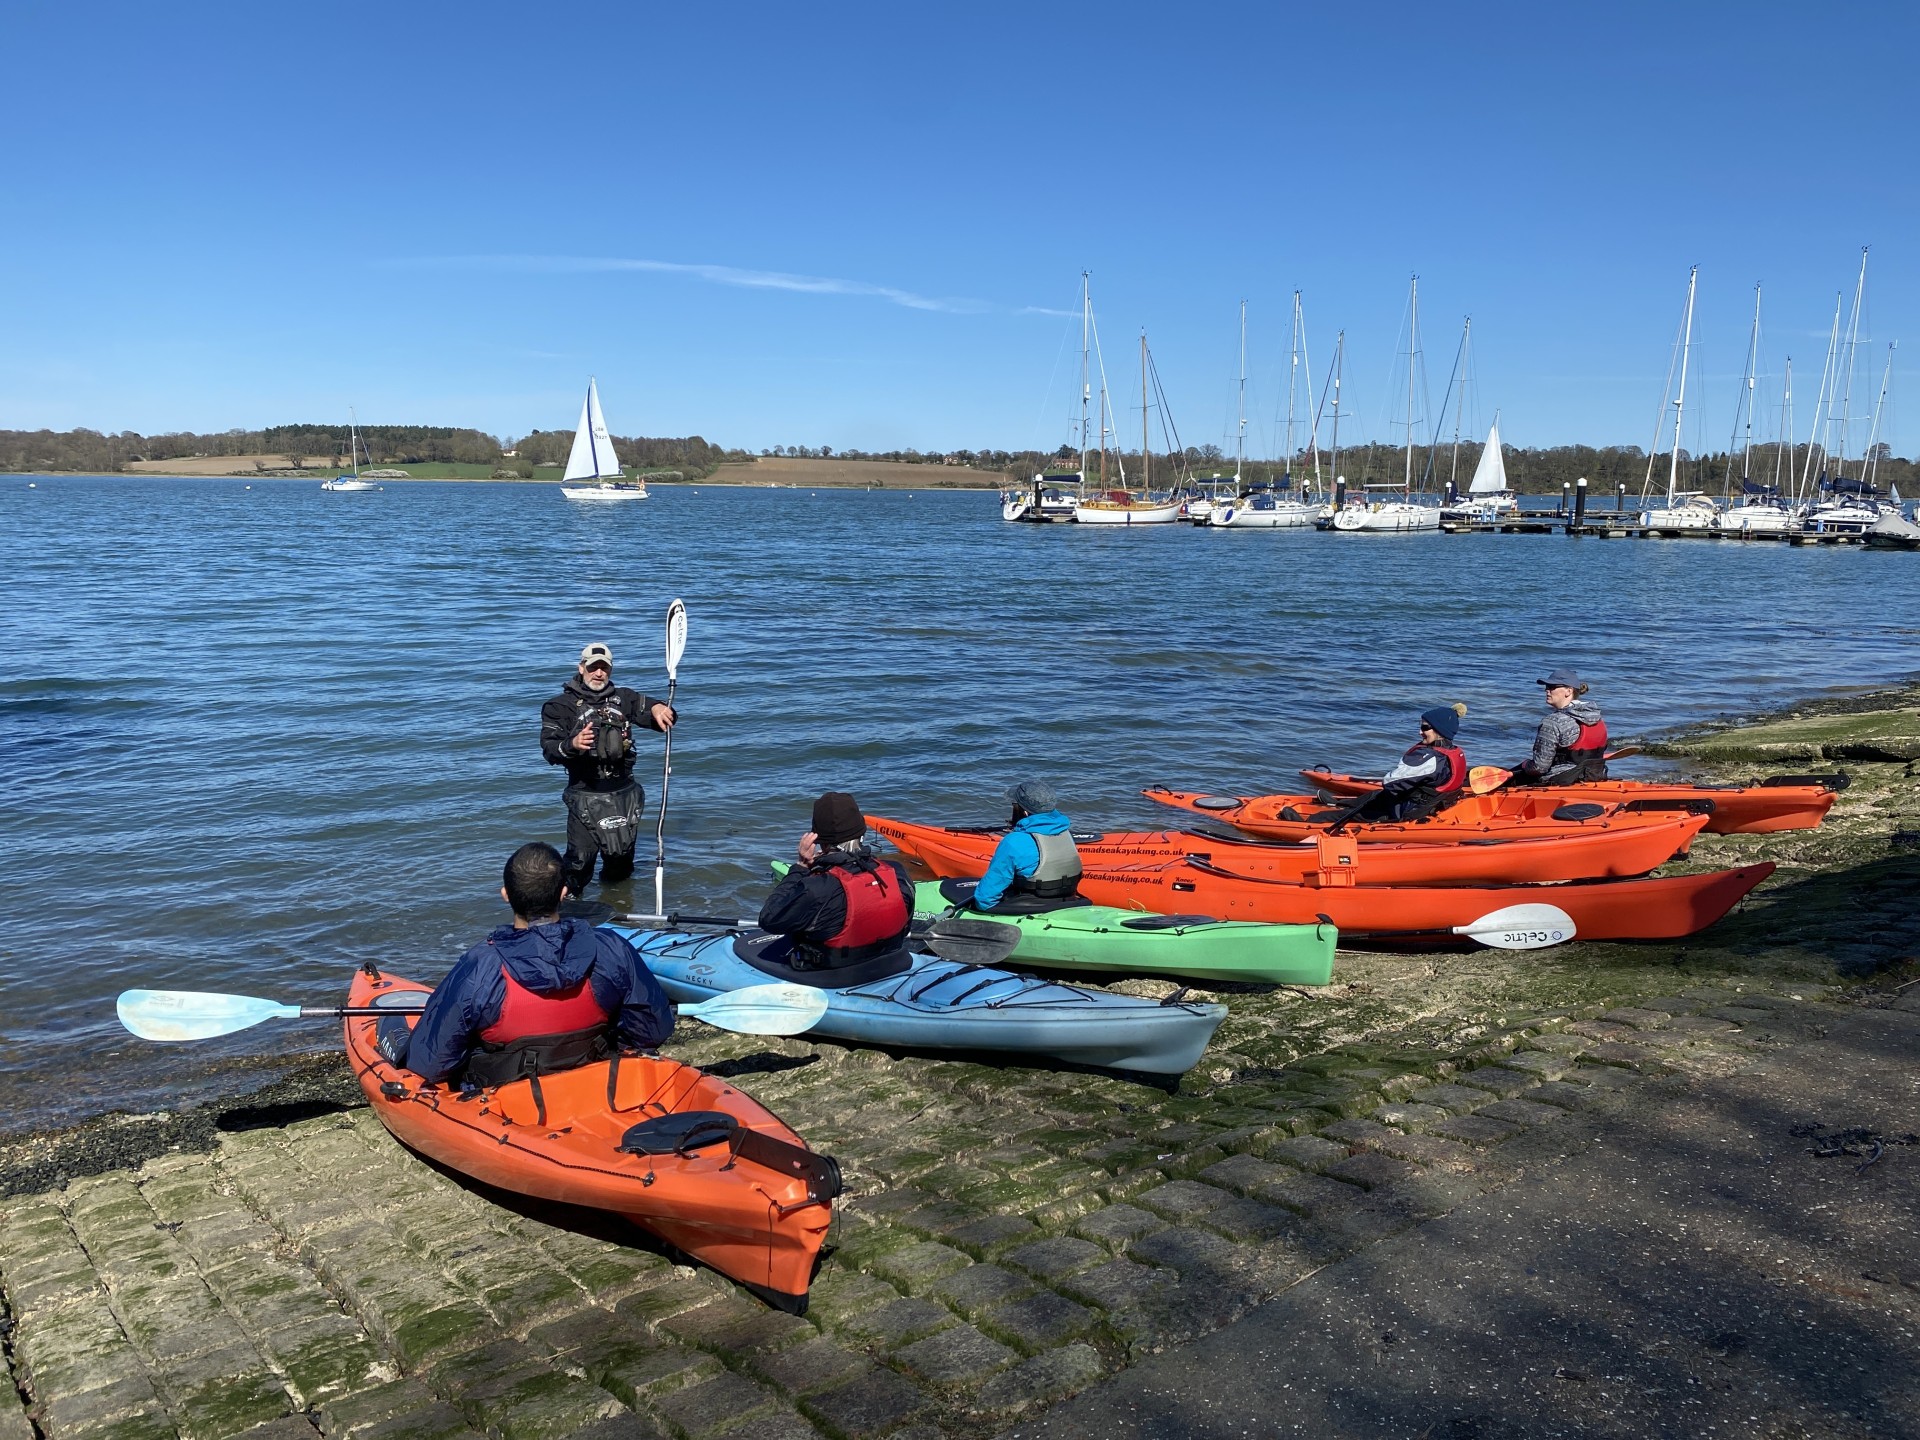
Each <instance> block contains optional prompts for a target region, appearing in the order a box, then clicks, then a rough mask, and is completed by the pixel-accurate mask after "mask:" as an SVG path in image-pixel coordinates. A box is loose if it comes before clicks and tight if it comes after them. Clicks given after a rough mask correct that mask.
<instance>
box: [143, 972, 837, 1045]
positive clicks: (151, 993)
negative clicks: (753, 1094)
mask: <svg viewBox="0 0 1920 1440" xmlns="http://www.w3.org/2000/svg"><path fill="white" fill-rule="evenodd" d="M426 998H427V997H426V996H425V995H424V994H422V995H421V996H420V1004H419V1005H283V1004H281V1003H280V1002H279V1001H277V1000H264V999H260V998H258V997H256V996H252V995H212V994H207V993H204V992H202V991H197V990H123V991H122V992H121V993H120V999H119V1000H118V1002H116V1004H115V1009H116V1010H117V1011H118V1012H119V1015H120V1023H121V1024H122V1025H124V1026H126V1028H127V1029H128V1030H129V1031H131V1032H132V1033H133V1034H135V1035H138V1036H139V1037H140V1038H141V1039H142V1040H168V1041H171V1040H210V1039H212V1038H213V1037H214V1036H216V1035H231V1034H233V1033H234V1032H235V1031H237V1030H248V1029H251V1028H252V1027H253V1026H255V1025H259V1024H261V1023H262V1022H264V1021H267V1020H339V1019H343V1018H345V1017H348V1016H353V1015H407V1014H415V1013H418V1011H419V1010H420V1009H421V1007H422V1006H424V1005H425V1004H426ZM679 1012H680V1015H681V1016H682V1018H685V1019H690V1020H704V1021H706V1022H707V1024H709V1025H712V1026H714V1027H715V1028H716V1029H720V1030H737V1031H739V1032H740V1033H741V1034H743V1035H798V1034H800V1033H801V1031H803V1030H809V1029H811V1028H812V1027H813V1026H814V1025H815V1024H816V1023H817V1022H818V1021H819V1019H820V1017H821V1016H822V1015H824V1014H826V1013H827V997H826V996H825V995H824V994H823V993H821V992H820V991H818V990H813V989H809V988H808V987H807V986H805V985H783V984H771V985H749V986H747V987H746V988H745V989H741V990H735V991H732V992H731V993H729V994H726V995H716V996H715V997H714V998H713V999H711V1000H702V1001H701V1002H700V1003H699V1004H698V1005H682V1006H680V1007H679Z"/></svg>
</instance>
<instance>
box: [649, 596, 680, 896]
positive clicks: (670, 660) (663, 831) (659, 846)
mask: <svg viewBox="0 0 1920 1440" xmlns="http://www.w3.org/2000/svg"><path fill="white" fill-rule="evenodd" d="M686 648H687V607H686V606H685V605H682V604H681V603H680V602H679V601H678V600H675V601H674V602H673V603H672V604H671V605H669V606H668V607H667V709H669V710H671V709H673V692H674V687H675V686H677V685H678V684H679V683H680V656H681V654H682V653H683V652H684V651H685V650H686ZM660 765H661V768H660V819H659V822H658V824H657V825H656V827H655V829H654V832H653V908H654V909H655V910H656V911H664V910H665V909H666V908H667V787H668V786H669V785H670V784H672V783H673V730H672V727H668V730H667V745H666V754H665V758H664V759H662V761H661V762H660Z"/></svg>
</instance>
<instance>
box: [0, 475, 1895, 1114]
mask: <svg viewBox="0 0 1920 1440" xmlns="http://www.w3.org/2000/svg"><path fill="white" fill-rule="evenodd" d="M997 515H998V502H997V500H996V499H995V497H994V496H992V495H990V494H984V493H977V492H976V493H943V492H923V493H913V494H909V493H883V492H850V491H821V492H819V493H818V494H814V493H810V492H807V491H803V490H749V489H718V488H703V489H700V490H698V491H695V490H686V489H666V490H662V491H660V492H658V493H657V494H656V495H655V496H654V497H653V498H652V499H650V500H648V501H646V502H644V503H641V504H634V505H624V506H607V507H590V506H586V505H570V504H568V503H567V502H565V501H564V500H562V499H561V498H560V496H559V495H558V494H557V493H556V492H555V490H554V488H552V487H545V486H531V485H524V486H523V485H460V484H430V483H410V484H406V483H403V484H400V485H397V486H392V487H389V488H388V489H387V490H386V491H384V492H382V493H376V494H366V495H331V494H324V493H322V492H321V491H320V490H319V489H318V487H317V486H315V485H313V484H311V483H308V482H294V481H253V482H251V485H250V486H249V485H248V484H247V483H246V482H242V481H239V480H234V481H224V480H198V481H187V480H180V481H171V480H131V479H113V478H101V479H94V478H70V477H69V478H55V479H40V480H38V482H37V488H32V489H29V488H28V482H27V481H26V480H25V479H24V478H21V477H16V476H5V477H0V523H4V525H5V527H6V531H7V534H8V537H9V540H10V549H9V564H8V580H7V586H6V593H7V597H8V599H7V603H6V606H5V611H4V618H3V619H0V634H4V636H5V644H4V646H0V654H3V655H4V662H0V766H3V767H4V774H5V781H6V783H5V788H4V798H3V799H0V844H4V852H3V853H0V860H3V861H4V863H0V914H3V915H4V916H5V917H6V920H7V924H6V927H5V932H4V934H5V939H4V941H0V1117H4V1118H0V1131H5V1132H13V1131H18V1130H20V1129H23V1128H26V1127H29V1126H33V1125H39V1124H46V1123H49V1122H52V1121H55V1120H59V1119H63V1118H71V1117H73V1116H78V1115H84V1114H89V1113H94V1112H97V1111H100V1110H105V1109H110V1108H121V1107H125V1108H131V1109H154V1108H165V1107H167V1106H169V1105H172V1104H178V1103H183V1102H185V1101H187V1100H192V1099H198V1098H202V1097H203V1096H205V1095H206V1094H208V1093H210V1092H213V1091H219V1090H223V1089H232V1088H235V1087H236V1086H239V1085H240V1084H241V1083H242V1080H241V1078H240V1077H239V1076H238V1075H237V1074H236V1073H235V1072H236V1071H238V1070H240V1069H243V1068H244V1067H245V1066H246V1065H250V1064H253V1063H254V1057H259V1056H266V1055H278V1056H284V1055H287V1054H289V1053H292V1052H294V1051H298V1050H301V1049H321V1048H326V1047H328V1046H330V1045H333V1044H337V1043H338V1040H337V1031H335V1030H334V1029H333V1028H332V1027H331V1026H328V1025H325V1024H321V1023H315V1022H308V1023H305V1024H297V1023H281V1024H278V1025H276V1026H268V1027H262V1028H260V1029H258V1030H254V1031H251V1032H248V1033H246V1034H244V1035H242V1036H238V1037H234V1038H233V1039H232V1040H229V1041H224V1042H211V1043H209V1044H205V1045H200V1046H193V1047H178V1048H163V1047H156V1046H151V1045H145V1044H143V1043H141V1042H137V1041H134V1040H132V1039H130V1038H129V1037H127V1036H125V1035H124V1034H123V1033H122V1032H121V1031H120V1029H119V1027H118V1025H117V1024H116V1022H115V1020H114V1017H113V1005H112V1001H113V996H114V995H115V994H116V993H117V992H118V991H120V990H121V989H123V988H126V987H128V986H133V985H142V986H150V987H155V988H179V989H206V990H232V991H241V992H245V993H252V994H262V995H271V996H275V997H278V998H282V999H287V1000H294V1001H300V1002H303V1003H308V1004H327V1003H334V1002H336V1001H337V998H338V997H339V996H340V995H341V994H342V992H343V991H344V988H345V984H346V980H347V976H348V972H349V970H350V968H351V967H352V966H353V965H355V964H356V963H358V962H359V961H361V960H363V959H367V958H372V959H375V960H378V961H380V962H382V963H383V964H387V965H390V966H393V967H395V968H398V969H400V970H403V971H410V972H414V973H417V974H420V975H422V976H425V977H437V976H438V975H439V974H440V973H441V972H442V971H443V970H444V969H445V968H446V966H447V965H448V964H449V963H451V961H452V959H453V958H454V957H455V956H456V955H457V954H458V953H459V951H460V950H461V949H463V948H464V947H465V946H466V945H467V944H468V943H470V942H471V941H472V940H473V939H475V938H476V937H477V936H479V935H480V934H481V933H483V932H484V931H485V930H486V929H487V928H488V927H490V926H491V925H493V924H495V923H497V922H498V921H499V920H500V919H502V918H503V917H504V910H503V908H502V907H501V906H500V904H499V902H498V900H497V898H496V897H495V894H494V892H495V889H496V887H497V886H498V884H499V870H500V864H501V861H502V860H503V859H504V858H505V856H506V855H507V853H508V852H509V851H510V850H511V849H512V848H513V847H514V846H515V845H517V844H519V843H520V842H522V841H524V840H527V839H532V838H546V839H551V840H553V841H555V842H558V841H559V840H560V839H561V836H562V829H563V817H562V812H561V807H560V802H559V790H560V774H559V772H558V771H557V770H554V769H552V768H550V767H548V766H547V765H546V764H545V763H544V762H543V761H542V759H541V757H540V753H539V746H538V730H539V723H538V713H539V708H540V704H541V701H542V700H544V699H545V698H546V697H547V696H548V695H550V694H551V693H553V692H554V691H555V690H556V688H557V687H558V686H559V684H560V683H561V682H562V681H563V680H564V679H565V678H566V677H567V675H568V674H569V673H570V671H571V668H572V659H573V657H574V656H575V655H577V653H578V651H579V647H580V646H581V645H582V644H584V643H585V642H586V641H588V640H605V641H607V642H608V643H610V644H611V645H612V646H613V649H614V652H615V655H616V657H617V658H618V661H619V664H618V666H617V668H616V677H617V678H618V679H619V680H621V681H622V682H624V683H627V684H632V685H635V686H636V687H638V688H641V689H644V690H647V691H649V692H650V693H654V694H660V693H662V692H663V690H664V684H665V677H664V673H663V661H662V634H663V624H662V622H663V617H664V614H665V609H666V605H667V602H668V601H669V600H670V599H672V598H673V597H674V596H676V595H678V596H680V597H682V598H684V599H685V601H686V604H687V607H688V611H689V616H690V621H691V625H690V634H689V640H688V644H687V652H686V657H685V659H684V661H683V662H682V665H681V668H680V692H679V704H680V708H681V712H682V716H683V723H682V726H681V729H680V731H679V733H678V737H677V739H676V743H675V747H674V762H675V763H674V781H673V793H672V802H671V805H670V810H669V816H668V825H667V836H668V871H669V873H668V884H667V899H668V904H669V906H670V907H674V906H677V907H679V908H684V909H696V910H701V911H706V912H708V913H722V914H724V913H732V912H736V911H744V910H750V909H752V908H755V907H757V905H758V901H759V897H760V894H761V892H762V891H763V889H764V888H765V881H764V879H763V876H764V874H765V871H764V865H765V861H766V859H767V858H768V857H769V856H771V855H774V854H776V853H777V854H782V855H784V854H785V853H787V851H788V850H789V849H790V847H791V845H792V843H793V841H794V840H795V839H796V838H797V836H798V835H799V833H800V832H801V831H802V830H804V829H805V828H806V821H807V815H808V808H809V805H810V803H811V800H812V797H813V796H814V795H815V794H816V793H817V792H818V791H820V790H822V789H828V788H845V789H851V790H852V791H854V792H855V793H856V794H857V795H858V796H859V797H860V799H861V800H862V801H863V802H865V803H866V805H867V807H868V808H869V809H872V810H878V811H890V812H895V813H899V814H901V815H905V816H913V817H920V818H925V819H934V820H945V821H950V822H954V823H968V822H974V823H977V822H982V821H990V820H995V819H998V818H1000V817H1001V816H1002V815H1003V813H1004V809H1005V806H1004V802H1003V800H1002V792H1003V791H1004V789H1005V787H1006V786H1007V785H1008V784H1009V783H1010V782H1012V781H1014V780H1017V779H1019V778H1022V777H1025V776H1029V775H1039V776H1043V777H1046V778H1049V779H1051V780H1052V781H1053V782H1054V783H1055V784H1056V785H1057V786H1058V788H1059V789H1060V790H1061V792H1062V794H1063V796H1064V797H1065V798H1066V801H1067V804H1068V806H1069V808H1070V810H1071V812H1072V813H1073V814H1074V815H1075V817H1076V818H1077V819H1078V820H1079V821H1080V822H1082V823H1083V824H1087V825H1100V826H1115V825H1133V824H1141V825H1148V824H1160V823H1164V822H1166V821H1167V820H1168V818H1169V815H1170V812H1166V811H1163V810H1161V809H1160V808H1159V807H1156V806H1154V805H1151V804H1149V803H1148V802H1146V801H1145V800H1142V799H1140V798H1139V796H1138V793H1137V792H1138V790H1139V788H1140V787H1141V786H1143V785H1146V784H1151V783H1155V782H1163V783H1180V784H1189V785H1197V786H1203V787H1208V788H1220V789H1234V788H1241V789H1244V788H1248V787H1251V788H1254V789H1261V790H1270V789H1287V788H1293V786H1294V784H1295V781H1294V776H1293V771H1294V770H1295V768H1296V767H1298V766H1301V765H1306V764H1312V763H1315V762H1333V763H1339V764H1342V765H1350V766H1353V767H1355V768H1361V767H1370V766H1378V765H1380V764H1382V763H1384V762H1386V761H1387V760H1389V759H1390V758H1391V757H1393V756H1394V755H1396V754H1397V753H1398V752H1399V750H1400V749H1401V748H1403V746H1404V745H1406V744H1407V743H1410V742H1411V740H1412V739H1413V716H1414V715H1415V714H1416V713H1417V712H1418V711H1419V710H1421V709H1423V708H1425V707H1427V706H1430V705H1434V704H1438V703H1443V702H1447V701H1453V700H1461V701H1465V702H1466V703H1467V705H1468V706H1469V707H1470V713H1469V715H1468V719H1467V724H1466V727H1465V728H1464V730H1463V731H1462V737H1461V738H1462V742H1463V744H1464V746H1465V748H1466V749H1467V751H1468V753H1469V755H1471V756H1472V757H1473V758H1474V760H1475V761H1476V762H1480V761H1490V762H1496V763H1510V762H1511V761H1513V760H1515V759H1517V758H1518V757H1519V756H1520V755H1522V754H1523V753H1524V749H1523V746H1524V743H1525V739H1526V737H1527V736H1528V735H1530V734H1531V730H1532V726H1533V724H1534V723H1535V720H1536V716H1537V713H1538V703H1539V702H1538V695H1539V692H1538V690H1537V688H1536V687H1535V686H1534V685H1533V684H1532V681H1533V679H1534V678H1535V676H1537V675H1539V674H1542V673H1544V672H1545V670H1546V669H1547V668H1548V667H1550V666H1552V665H1555V664H1565V663H1571V664H1574V665H1577V666H1578V667H1579V668H1580V669H1581V670H1582V671H1583V672H1585V673H1587V674H1589V675H1590V676H1591V677H1592V678H1593V680H1594V682H1595V698H1596V699H1598V700H1599V701H1600V702H1601V704H1602V705H1603V706H1604V708H1605V710H1606V712H1607V714H1608V716H1609V718H1610V721H1611V723H1612V725H1613V727H1614V729H1615V732H1616V734H1622V735H1625V734H1633V733H1645V732H1650V731H1653V730H1656V729H1660V728H1663V727H1668V726H1673V725H1676V724H1680V723H1683V722H1686V721H1690V720H1695V719H1698V718H1701V717H1707V716H1717V715H1723V714H1728V713H1736V712H1740V711H1742V710H1748V709H1753V708H1759V707H1763V706H1768V705H1771V704H1774V703H1777V702H1780V701H1783V700H1786V699H1790V698H1793V697H1800V696H1806V695H1810V694H1817V693H1823V692H1828V691H1832V690H1837V689H1844V688H1849V687H1861V686H1870V685H1876V684H1881V683H1885V682H1887V681H1890V680H1893V679H1896V678H1901V677H1904V676H1906V675H1907V674H1909V673H1910V672H1912V671H1914V670H1916V669H1920V665H1916V664H1915V661H1914V656H1915V654H1916V649H1915V642H1916V639H1920V583H1916V580H1917V579H1920V576H1916V567H1915V565H1914V562H1913V559H1912V557H1910V556H1906V555H1901V554H1882V553H1868V552H1864V551H1861V550H1859V549H1853V548H1848V549H1827V548H1818V549H1816V548H1806V549H1797V550H1796V549H1789V548H1787V547H1785V546H1779V545H1749V546H1739V545H1722V544H1712V543H1705V542H1701V543H1686V542H1676V543H1656V542H1639V541H1605V542H1600V541H1584V542H1570V541H1567V540H1565V539H1562V538H1560V537H1551V538H1542V537H1521V536H1514V537H1500V536H1458V537H1454V536H1442V535H1421V536H1406V537H1357V536H1356V537H1349V536H1334V535H1322V534H1318V533H1314V532H1306V533H1298V534H1293V533H1274V532H1266V533H1262V532H1240V531H1226V532H1219V531H1213V532H1209V531H1196V530H1193V529H1191V528H1190V527H1186V526H1178V527H1176V526H1166V527H1159V528H1148V529H1144V530H1139V531H1132V532H1122V531H1114V530H1095V529H1080V528H1073V527H1058V528H1056V527H1044V526H1024V525H1007V524H1003V523H1001V522H1000V521H999V520H998V518H997ZM651 738H652V737H649V739H651ZM649 770H651V772H652V773H651V776H650V778H648V779H647V789H648V794H649V806H650V809H651V805H652V803H653V802H654V801H655V800H656V799H657V795H658V788H659V749H658V745H657V742H655V743H653V744H652V745H651V746H650V748H649V749H648V751H647V752H646V754H645V758H643V761H642V765H641V774H642V776H643V777H647V774H648V771H649ZM651 830H652V824H651V816H650V817H649V823H648V828H647V833H646V835H645V836H644V837H643V839H642V841H641V846H640V850H641V856H642V875H641V877H640V878H639V879H638V880H637V881H636V882H635V883H634V885H633V886H632V887H631V888H627V887H622V888H621V889H620V890H616V892H615V893H613V894H611V895H608V896H606V897H605V898H608V899H612V900H615V901H617V902H626V901H629V900H632V901H637V902H639V908H649V907H650V904H651V899H652V894H651V891H652V879H651V874H650V867H649V866H648V864H647V862H648V861H649V860H650V858H651V855H652V836H651ZM595 893H598V891H597V887H596V892H595Z"/></svg>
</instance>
